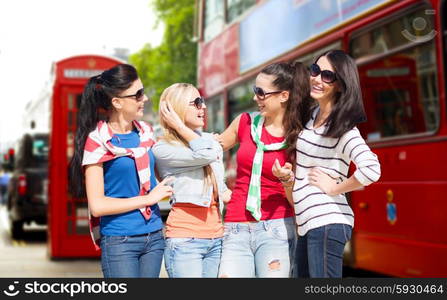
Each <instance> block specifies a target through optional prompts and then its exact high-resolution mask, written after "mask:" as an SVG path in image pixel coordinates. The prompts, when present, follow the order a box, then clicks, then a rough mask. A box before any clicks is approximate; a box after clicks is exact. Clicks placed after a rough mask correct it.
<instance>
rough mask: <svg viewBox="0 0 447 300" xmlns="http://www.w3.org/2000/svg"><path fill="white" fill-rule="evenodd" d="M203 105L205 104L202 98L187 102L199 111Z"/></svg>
mask: <svg viewBox="0 0 447 300" xmlns="http://www.w3.org/2000/svg"><path fill="white" fill-rule="evenodd" d="M203 104H205V99H203V97H197V98H196V99H194V100H193V101H189V105H194V106H195V107H196V108H197V109H201V108H202V106H203Z"/></svg>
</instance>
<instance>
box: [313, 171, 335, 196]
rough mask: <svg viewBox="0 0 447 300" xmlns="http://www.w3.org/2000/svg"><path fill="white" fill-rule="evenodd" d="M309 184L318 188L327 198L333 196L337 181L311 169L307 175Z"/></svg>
mask: <svg viewBox="0 0 447 300" xmlns="http://www.w3.org/2000/svg"><path fill="white" fill-rule="evenodd" d="M307 177H308V179H309V184H310V185H313V186H316V187H318V188H320V190H322V191H323V192H325V193H326V194H327V195H329V196H335V195H337V193H336V192H335V190H336V187H337V181H336V180H335V179H333V178H332V177H330V176H329V175H328V174H326V173H324V172H323V171H321V170H320V169H318V168H312V169H311V170H310V171H309V174H308V176H307Z"/></svg>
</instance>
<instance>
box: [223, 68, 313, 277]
mask: <svg viewBox="0 0 447 300" xmlns="http://www.w3.org/2000/svg"><path fill="white" fill-rule="evenodd" d="M308 78H309V75H308V71H307V69H306V68H305V67H304V66H303V64H301V63H299V62H295V63H284V62H279V63H273V64H271V65H268V66H267V67H265V68H264V69H263V70H262V71H261V72H260V73H259V74H258V76H257V77H256V85H255V86H254V87H253V92H254V94H255V95H254V97H253V100H254V101H256V102H257V104H258V108H259V112H255V113H250V114H248V113H243V114H241V115H239V116H238V117H237V118H236V119H234V120H233V122H232V123H231V124H230V126H229V127H228V128H227V129H226V130H225V131H224V132H223V133H222V134H221V135H220V136H219V137H218V139H219V141H220V142H221V144H222V146H223V148H224V150H228V149H230V148H232V147H233V146H235V145H236V144H238V143H239V149H238V151H237V175H236V182H235V186H234V189H233V194H232V197H231V200H230V201H229V203H228V204H227V208H226V214H225V219H224V221H225V226H224V238H223V246H222V258H221V264H220V269H219V276H220V277H289V276H290V273H291V270H292V267H291V266H292V262H293V259H294V257H293V251H294V248H295V243H296V228H295V221H294V219H295V218H294V216H295V214H294V211H293V203H291V202H290V201H291V200H290V201H288V199H287V198H286V195H285V193H284V188H283V187H282V184H281V181H280V180H278V178H277V177H275V176H274V175H273V173H272V166H273V164H274V162H275V161H276V160H278V162H279V163H280V164H281V165H287V164H286V160H287V157H288V153H289V152H290V154H289V155H294V153H295V149H294V148H293V149H290V148H291V147H288V145H294V142H295V141H296V137H297V134H298V132H299V131H300V130H301V127H300V128H297V126H296V119H298V113H299V105H300V103H301V99H303V98H304V97H307V96H308V95H309V80H308ZM292 125H293V126H294V127H292ZM290 137H292V138H295V141H294V140H293V139H290ZM287 177H289V176H287ZM293 179H294V176H293V177H292V180H293ZM285 184H289V183H285Z"/></svg>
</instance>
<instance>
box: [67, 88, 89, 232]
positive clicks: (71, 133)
mask: <svg viewBox="0 0 447 300" xmlns="http://www.w3.org/2000/svg"><path fill="white" fill-rule="evenodd" d="M81 97H82V94H80V93H69V94H68V95H67V101H68V103H67V108H68V112H67V113H68V119H67V120H68V124H67V125H68V127H67V128H68V131H67V166H68V165H69V163H70V160H71V158H72V156H73V153H74V138H75V135H76V126H77V113H78V109H79V105H80V101H81ZM67 216H68V222H67V233H68V234H69V235H84V234H88V232H89V223H88V206H87V199H85V198H81V199H78V198H74V197H72V196H71V195H69V196H68V201H67Z"/></svg>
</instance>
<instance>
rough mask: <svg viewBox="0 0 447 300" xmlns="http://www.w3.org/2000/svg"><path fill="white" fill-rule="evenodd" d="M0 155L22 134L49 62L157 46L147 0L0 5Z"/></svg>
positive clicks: (158, 33)
mask: <svg viewBox="0 0 447 300" xmlns="http://www.w3.org/2000/svg"><path fill="white" fill-rule="evenodd" d="M0 13H1V17H0V89H1V92H0V103H1V106H0V150H2V149H4V147H5V145H7V144H8V143H11V142H12V141H14V140H16V139H17V138H18V137H19V136H20V135H21V133H22V132H23V128H22V124H23V117H24V116H23V115H24V113H23V112H24V109H25V106H26V104H27V103H28V102H29V101H30V100H32V99H34V98H35V97H38V96H39V94H40V93H41V90H42V89H43V88H44V85H45V83H46V82H47V81H48V79H49V76H50V70H51V64H52V62H54V61H58V60H60V59H63V58H66V57H69V56H72V55H80V54H100V55H108V56H110V55H112V54H113V53H114V49H115V48H127V49H129V52H130V53H134V52H137V51H138V50H140V49H141V48H142V47H143V46H144V45H145V44H147V43H150V44H151V45H152V46H157V45H158V44H160V42H161V39H162V35H163V25H159V26H158V27H157V28H155V18H154V14H153V12H152V9H151V7H150V0H0Z"/></svg>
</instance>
